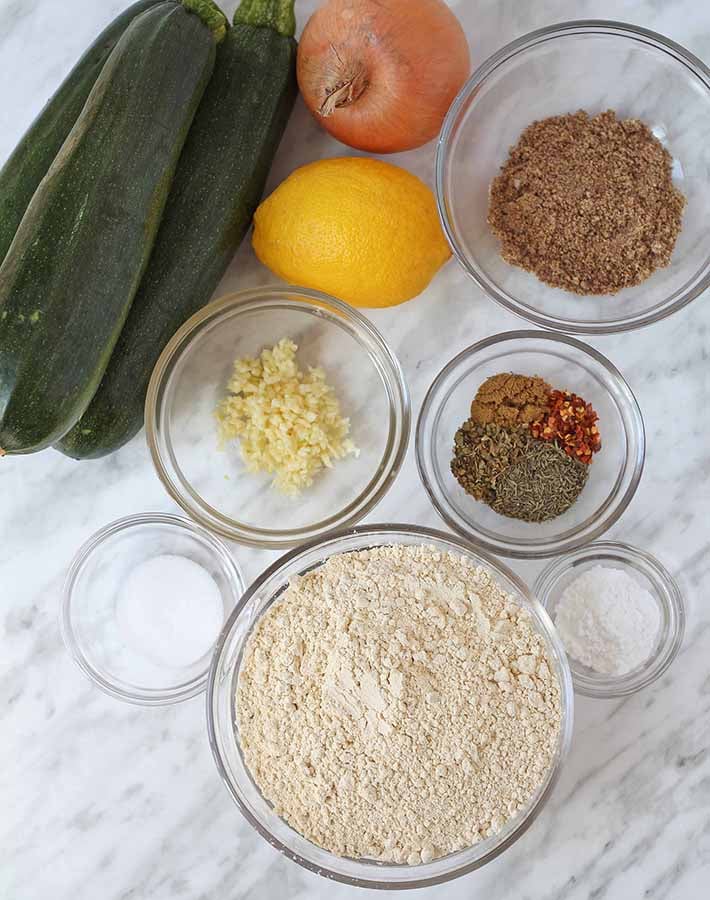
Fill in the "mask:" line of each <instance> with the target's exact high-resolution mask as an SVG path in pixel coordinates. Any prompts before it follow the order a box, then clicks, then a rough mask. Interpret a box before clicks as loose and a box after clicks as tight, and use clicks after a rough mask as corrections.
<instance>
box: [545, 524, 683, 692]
mask: <svg viewBox="0 0 710 900" xmlns="http://www.w3.org/2000/svg"><path fill="white" fill-rule="evenodd" d="M598 565H602V566H604V567H610V568H614V569H619V570H621V571H623V572H626V573H627V574H628V575H630V576H631V577H632V578H633V579H634V581H636V583H637V584H639V585H640V586H641V587H643V588H645V589H646V590H647V591H648V592H649V593H650V594H651V596H652V597H653V599H654V600H655V602H656V603H657V605H658V612H659V618H660V626H659V629H658V635H657V638H656V642H655V645H654V648H653V650H652V652H651V654H650V656H649V657H648V658H647V659H646V660H645V661H644V662H643V663H642V664H641V665H639V666H637V667H636V668H635V669H633V670H632V671H630V672H628V673H626V674H624V675H616V676H612V675H603V674H600V673H599V672H596V671H594V670H593V669H591V668H589V667H587V666H585V665H583V664H582V663H580V662H578V661H577V660H575V659H574V658H573V657H572V656H570V655H568V660H569V664H570V669H571V671H572V680H573V682H574V689H575V691H576V692H577V693H578V694H583V695H584V696H587V697H595V698H597V699H613V698H615V697H624V696H626V695H628V694H633V693H635V692H636V691H640V690H641V689H642V688H645V687H648V685H649V684H651V683H652V682H654V681H656V680H657V679H658V678H660V677H661V675H663V673H664V672H665V671H666V670H667V669H668V667H669V666H670V664H671V663H672V662H673V660H674V659H675V658H676V656H677V655H678V651H679V650H680V647H681V644H682V642H683V635H684V633H685V608H684V604H683V596H682V594H681V592H680V589H679V588H678V585H677V584H676V582H675V580H674V579H673V577H672V576H671V575H670V573H669V572H668V571H667V570H666V569H665V568H664V567H663V566H662V565H661V563H660V562H659V561H658V560H657V559H656V558H655V557H653V556H652V555H651V554H650V553H646V552H645V551H644V550H639V549H638V548H637V547H632V546H630V545H629V544H623V543H618V542H614V541H598V542H596V543H593V544H589V545H587V546H586V547H582V548H580V549H579V550H577V551H575V552H574V553H569V554H567V555H565V556H563V557H561V558H560V559H556V560H554V561H553V562H551V563H550V564H549V565H548V566H547V568H545V569H544V571H543V572H541V574H540V576H539V577H538V579H537V581H536V583H535V588H534V593H535V596H536V597H537V598H538V599H539V600H540V602H541V603H542V605H543V606H544V607H545V609H546V610H547V611H548V613H549V614H550V618H551V619H552V620H553V622H554V620H555V614H556V610H557V607H558V604H559V602H560V598H561V597H562V595H563V593H564V591H565V589H566V588H567V587H568V586H569V585H570V584H571V583H572V582H573V581H574V580H575V579H577V578H578V577H579V576H580V575H581V574H582V573H583V572H585V571H586V570H588V569H591V568H592V567H594V566H598Z"/></svg>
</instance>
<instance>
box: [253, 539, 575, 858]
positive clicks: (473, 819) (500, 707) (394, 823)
mask: <svg viewBox="0 0 710 900" xmlns="http://www.w3.org/2000/svg"><path fill="white" fill-rule="evenodd" d="M236 711H237V727H238V729H239V738H240V742H241V747H242V750H243V753H244V758H245V760H246V763H247V765H248V767H249V770H250V771H251V773H252V776H253V778H254V780H255V781H256V783H257V785H258V786H259V788H260V789H261V791H262V793H263V795H264V797H265V798H266V799H267V800H269V801H270V802H271V803H272V804H273V806H274V809H275V811H276V813H277V814H278V815H280V816H282V817H283V818H284V819H285V820H286V821H287V822H288V823H289V824H290V825H291V826H292V827H293V828H295V829H297V830H298V831H299V832H300V833H301V834H303V835H304V836H305V837H307V838H308V839H309V840H311V841H313V842H314V843H316V844H318V845H319V846H321V847H325V848H326V849H328V850H330V851H331V852H333V853H337V854H339V855H342V856H350V857H354V858H361V857H366V858H376V859H382V860H388V861H394V862H400V863H404V862H406V863H409V864H411V865H414V864H416V863H421V862H428V861H430V860H431V859H433V858H435V857H439V856H442V855H445V854H447V853H451V852H454V851H456V850H461V849H463V848H464V847H467V846H470V845H471V844H474V843H476V842H477V841H478V840H480V839H481V838H484V837H488V836H490V835H494V834H496V833H497V832H499V831H500V829H501V828H502V827H503V826H504V824H505V822H506V821H507V820H508V819H509V818H510V817H511V816H513V815H515V814H516V813H517V812H518V811H520V810H522V809H524V808H525V807H527V805H528V804H529V802H530V800H531V798H532V797H533V796H534V794H535V792H536V790H537V789H538V787H539V786H540V784H541V783H542V782H543V780H544V778H545V775H546V773H547V771H548V769H549V767H550V763H551V761H552V758H553V755H554V753H555V749H556V746H557V740H558V735H559V728H560V688H559V683H558V680H557V678H556V676H555V674H554V671H553V669H552V666H551V665H550V663H549V660H548V658H547V656H546V651H545V645H544V641H543V638H542V637H541V636H540V635H539V634H538V633H537V631H536V629H535V628H534V626H533V623H532V620H531V618H530V615H529V614H528V613H527V611H525V610H524V609H523V608H522V607H521V606H520V605H519V604H518V603H516V602H515V600H514V598H512V597H511V596H509V595H508V594H506V593H505V592H504V591H503V590H502V589H501V588H500V587H499V586H498V584H497V583H496V582H495V580H494V579H493V577H492V576H491V574H490V573H489V572H488V571H487V570H485V569H482V568H477V567H475V566H473V565H472V564H471V563H469V562H467V561H466V560H465V559H462V558H459V557H458V556H455V555H453V554H448V553H440V552H438V551H436V550H435V549H433V548H429V547H407V546H388V547H378V548H375V549H372V550H364V551H359V552H354V553H347V554H340V555H337V556H333V557H331V558H330V559H329V560H328V561H327V562H326V563H325V564H324V565H322V566H320V567H318V568H317V569H315V570H313V571H311V572H309V573H307V574H306V575H304V576H302V577H300V578H294V579H292V581H291V583H290V584H289V586H288V588H287V589H286V591H285V592H284V594H283V595H282V597H281V598H280V599H279V601H278V602H277V603H275V604H274V605H273V606H271V607H270V608H269V610H268V611H267V612H266V613H265V614H264V615H263V616H262V618H261V619H260V620H259V622H258V623H257V625H256V627H255V629H254V631H253V633H252V635H251V636H250V638H249V641H248V643H247V647H246V651H245V655H244V661H243V663H242V666H241V669H240V673H239V679H238V685H237V707H236Z"/></svg>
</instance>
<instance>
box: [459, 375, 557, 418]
mask: <svg viewBox="0 0 710 900" xmlns="http://www.w3.org/2000/svg"><path fill="white" fill-rule="evenodd" d="M551 391H552V388H551V387H550V385H549V384H548V383H547V382H546V381H544V380H543V379H542V378H539V377H538V376H537V375H532V376H530V375H515V374H513V373H512V372H502V373H501V374H500V375H492V376H491V377H490V378H487V379H486V380H485V381H484V382H483V384H482V385H481V386H480V387H479V389H478V391H477V393H476V396H475V397H474V400H473V403H472V404H471V418H472V419H473V420H474V422H478V423H479V424H481V425H488V424H491V423H495V424H498V425H527V424H530V423H532V422H539V421H540V420H541V419H542V418H543V416H545V414H546V413H547V404H548V399H549V397H550V393H551Z"/></svg>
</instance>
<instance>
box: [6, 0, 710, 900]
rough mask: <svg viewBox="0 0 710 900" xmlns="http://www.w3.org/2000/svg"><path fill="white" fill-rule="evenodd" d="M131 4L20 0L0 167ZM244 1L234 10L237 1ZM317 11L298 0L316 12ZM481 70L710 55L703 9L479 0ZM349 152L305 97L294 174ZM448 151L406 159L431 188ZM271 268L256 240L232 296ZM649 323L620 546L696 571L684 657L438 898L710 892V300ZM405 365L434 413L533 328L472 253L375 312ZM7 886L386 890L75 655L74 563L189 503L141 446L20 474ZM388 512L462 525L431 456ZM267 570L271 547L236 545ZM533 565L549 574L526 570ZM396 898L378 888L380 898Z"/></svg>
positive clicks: (188, 734) (12, 550) (80, 891)
mask: <svg viewBox="0 0 710 900" xmlns="http://www.w3.org/2000/svg"><path fill="white" fill-rule="evenodd" d="M124 5H127V2H126V0H63V2H61V3H57V2H56V0H0V85H2V87H1V88H0V160H2V159H4V158H5V157H6V155H7V154H8V153H9V151H10V149H11V147H12V146H13V145H14V143H15V142H16V141H17V139H18V138H19V137H20V135H21V134H22V132H23V131H24V129H25V128H26V126H27V125H28V124H29V122H30V121H31V119H32V118H33V116H34V115H35V114H36V112H37V111H38V110H39V108H40V106H41V105H42V103H43V102H44V101H45V99H46V98H47V96H48V95H49V94H50V93H51V91H52V89H53V87H54V86H55V85H56V84H57V82H58V81H59V79H60V78H61V77H62V76H63V75H64V73H65V72H66V71H67V70H68V69H69V68H70V66H71V65H72V64H73V62H74V60H75V59H76V58H77V57H78V55H79V53H80V52H81V50H82V49H83V48H84V47H85V45H86V44H87V43H88V42H89V41H90V39H91V38H92V37H93V36H94V34H95V33H97V32H98V30H99V29H100V28H101V27H103V25H104V24H105V23H106V22H107V21H108V20H109V19H110V18H111V17H112V16H113V15H115V14H116V13H117V12H118V10H119V9H120V8H121V7H122V6H124ZM235 5H236V3H235V0H226V2H225V3H224V7H225V10H226V11H227V12H229V13H231V12H232V11H233V9H234V7H235ZM314 6H315V0H304V2H300V0H299V2H298V3H297V11H298V15H299V18H300V21H301V24H302V23H303V22H304V21H305V19H306V16H307V15H308V14H309V13H310V12H311V10H312V9H313V8H314ZM455 6H456V8H457V10H458V12H459V14H460V15H461V17H462V19H463V20H464V22H465V25H466V29H467V32H468V34H469V36H470V41H471V46H472V52H473V57H474V61H476V62H479V61H481V60H482V59H483V58H484V57H485V56H487V55H488V54H489V53H491V52H492V51H493V50H495V49H496V48H497V47H499V46H500V45H502V44H503V43H505V42H506V41H508V40H510V39H512V38H513V37H515V36H517V35H520V34H523V33H524V32H526V31H528V30H530V29H532V28H535V27H539V26H541V25H544V24H547V23H551V22H559V21H563V20H566V19H571V18H582V17H606V18H616V19H619V20H622V21H628V22H634V23H637V24H639V25H644V26H647V27H649V28H652V29H656V30H658V31H661V32H663V33H665V34H667V35H669V36H670V37H671V38H673V39H675V40H676V41H679V42H680V43H681V44H683V45H685V46H687V47H688V48H690V49H691V50H692V51H694V52H695V53H696V54H698V55H699V56H701V57H702V58H704V59H705V60H706V61H707V60H710V6H708V4H707V3H705V2H704V0H615V2H611V0H598V2H591V0H589V2H586V0H540V2H535V3H532V2H519V0H479V2H475V3H474V2H473V0H459V2H458V3H456V4H455ZM338 152H340V148H339V147H338V146H337V145H336V144H335V143H334V142H332V141H331V140H330V139H329V138H327V137H326V136H325V135H324V134H323V133H322V132H320V131H319V130H318V129H317V128H316V126H315V125H314V124H313V123H312V122H311V121H310V119H309V118H308V117H307V115H306V114H305V112H304V109H303V108H302V107H301V106H299V108H298V110H297V112H296V114H295V115H294V117H293V120H292V123H291V125H290V129H289V133H288V136H287V139H286V140H285V142H284V145H283V147H282V151H281V153H280V156H279V159H278V163H277V165H276V168H275V171H274V173H273V181H274V183H275V182H276V181H278V180H280V179H281V178H283V177H284V175H285V174H286V173H288V171H290V170H291V169H292V168H294V167H295V166H296V165H298V164H300V163H302V162H305V161H307V160H310V159H312V158H314V157H318V156H321V155H323V156H328V155H334V154H337V153H338ZM432 160H433V149H432V147H431V146H429V147H427V148H424V149H422V150H420V151H418V152H416V153H413V154H409V155H407V156H406V157H401V158H400V159H398V160H395V161H397V162H401V163H404V164H406V165H408V166H410V167H411V168H413V169H415V170H416V171H417V172H418V173H420V174H421V175H422V176H423V177H429V176H430V173H431V168H432ZM268 280H270V278H269V275H268V273H266V272H265V271H264V270H263V269H261V268H260V267H259V266H258V264H257V263H256V262H255V260H254V259H253V256H252V253H251V250H250V248H249V247H248V245H245V246H244V247H243V248H242V250H241V251H240V253H239V255H238V258H237V259H236V260H235V263H234V265H233V266H232V269H231V270H230V272H229V274H228V275H227V276H226V278H225V280H224V283H223V286H222V288H221V290H220V292H224V290H225V289H227V288H230V289H232V288H236V287H246V286H250V285H254V284H257V283H265V282H266V281H268ZM708 302H709V301H708V298H707V297H704V298H701V299H699V300H697V301H696V302H695V303H694V304H693V305H691V306H690V307H689V308H687V309H686V310H684V311H683V312H681V313H679V314H678V315H676V316H675V317H673V318H672V319H669V320H666V321H665V322H663V323H661V324H659V325H656V326H654V327H652V328H649V329H646V330H644V331H641V332H637V333H635V334H631V335H629V336H624V337H609V338H600V339H598V340H594V341H593V344H594V345H595V346H596V347H597V348H598V349H600V350H601V351H602V352H604V353H605V354H607V355H608V356H610V357H611V359H612V360H613V361H614V362H615V363H616V364H617V365H618V366H619V367H620V368H621V370H622V371H623V373H624V374H625V375H626V377H627V379H628V381H629V382H630V384H631V386H632V388H633V390H634V391H635V392H636V394H637V397H638V399H639V402H640V404H641V407H642V410H643V412H644V415H645V419H646V424H647V429H648V439H649V452H648V458H647V465H646V471H645V474H644V477H643V481H642V483H641V486H640V489H639V491H638V494H637V496H636V498H635V500H634V501H633V503H632V504H631V506H630V508H629V509H628V510H627V512H626V513H625V515H624V516H623V518H622V520H621V521H620V522H619V523H618V524H617V526H616V527H615V528H614V529H613V531H612V532H611V536H613V537H616V538H622V539H627V540H629V541H631V542H633V543H636V544H638V545H639V546H641V547H645V548H647V549H648V550H650V551H652V552H654V553H656V554H658V555H659V557H660V558H661V559H662V560H663V561H664V562H665V563H666V564H667V565H668V566H669V567H670V568H671V569H672V570H673V571H674V572H675V573H676V574H677V575H678V576H679V577H680V578H681V582H682V585H683V587H684V590H685V592H686V600H687V605H688V613H689V616H688V629H687V635H686V640H685V644H684V646H683V649H682V652H681V654H680V656H679V658H678V659H677V661H676V663H675V665H674V666H673V668H672V669H671V670H670V671H669V672H668V673H667V674H666V675H665V677H664V678H663V679H662V680H661V681H660V682H659V683H657V684H656V685H654V686H653V687H652V688H650V689H648V690H646V691H645V692H643V693H641V694H640V695H637V696H634V697H631V698H629V699H627V700H624V701H619V702H612V703H600V702H592V701H588V700H584V699H580V700H579V702H578V704H577V714H576V725H575V734H574V744H573V749H572V753H571V756H570V759H569V763H568V765H567V766H566V768H565V771H564V773H563V775H562V778H561V781H560V783H559V785H558V787H557V790H556V791H555V793H554V796H553V798H552V800H551V802H550V803H549V805H548V806H547V808H546V809H545V810H544V812H543V814H542V815H541V816H540V818H539V820H538V821H537V822H536V823H535V825H534V826H533V828H532V829H531V830H530V831H529V832H528V833H527V834H526V835H525V836H524V837H523V838H522V839H521V840H520V841H519V842H518V843H517V844H516V845H515V846H514V847H513V848H512V849H510V850H509V851H508V852H507V853H506V854H504V855H503V856H502V857H501V858H499V859H498V860H496V861H495V862H493V863H492V864H490V865H489V866H487V867H486V868H485V869H483V870H480V871H479V872H476V873H474V874H472V875H469V876H468V877H466V878H463V879H461V880H459V881H457V882H454V883H452V884H449V885H446V886H443V887H440V888H432V889H429V890H428V891H427V892H426V896H427V898H428V900H435V898H443V897H445V896H446V897H447V898H448V897H451V898H460V900H463V898H468V897H489V898H491V900H504V898H505V900H533V898H535V900H543V898H544V900H555V898H565V900H587V898H589V900H601V898H604V900H617V898H618V900H635V898H652V900H663V898H674V900H675V898H684V900H700V898H705V897H707V896H708V883H709V882H710V751H709V750H708V747H709V745H710V662H709V660H710V611H709V607H708V605H707V596H708V591H709V589H710V573H708V567H709V565H710V526H709V525H708V510H709V508H710V425H708V409H709V407H708V401H707V397H708V395H709V394H710V359H709V358H708V345H709V344H708V342H709V340H710V338H709V335H710V305H708ZM373 318H374V319H375V321H376V323H377V324H378V326H379V327H380V328H381V329H382V330H383V332H384V334H385V335H386V337H387V338H388V339H389V340H390V342H391V343H392V345H393V346H394V348H395V349H396V351H397V352H398V353H399V355H400V358H401V360H402V362H403V364H404V367H405V369H406V373H407V376H408V378H409V381H410V385H411V390H412V398H413V403H414V408H415V410H417V409H418V406H419V403H420V402H421V399H422V396H423V394H424V391H425V389H426V388H427V386H428V384H429V382H430V380H431V378H432V376H433V374H434V373H435V372H436V371H437V370H438V369H439V367H440V366H441V365H442V364H443V363H444V362H445V361H446V360H447V359H448V358H450V357H451V356H452V355H453V354H454V353H455V352H457V351H458V350H460V349H462V348H463V347H464V346H466V345H467V344H468V343H470V342H471V341H473V340H475V339H478V338H480V337H483V336H485V335H488V334H492V333H495V332H498V331H502V330H506V329H509V328H511V327H516V326H518V325H519V324H520V323H519V321H518V320H516V319H515V318H514V317H512V316H510V315H508V314H506V313H504V312H503V311H501V310H500V309H498V308H497V307H496V306H495V305H494V304H493V303H492V302H491V301H490V300H488V299H486V298H485V297H484V296H483V295H482V294H481V293H480V292H479V291H478V290H477V289H476V288H475V287H474V286H473V285H472V284H471V283H470V282H469V281H467V279H466V278H465V277H464V275H463V273H462V272H461V271H460V270H459V269H458V268H457V267H456V265H455V264H454V263H451V264H450V265H449V266H448V267H447V269H446V270H445V271H444V272H442V273H441V274H440V276H439V277H438V278H437V279H436V281H435V283H434V284H433V285H432V286H431V288H430V289H429V290H428V291H427V292H426V294H425V295H424V296H422V297H420V298H419V299H417V300H416V301H414V302H412V303H410V304H409V305H407V306H406V307H404V308H401V309H397V310H394V311H390V312H384V313H378V314H376V315H374V317H373ZM0 497H1V498H2V500H1V501H0V502H1V503H2V524H1V525H0V591H1V592H0V600H1V607H0V717H1V718H2V732H1V734H2V739H1V740H0V785H1V786H2V787H1V790H0V897H2V898H4V900H49V898H52V900H55V898H56V900H65V898H71V900H96V898H101V900H119V898H122V900H129V898H130V900H143V898H145V900H147V898H151V900H173V898H175V900H177V898H186V900H198V898H200V900H204V898H214V900H218V898H219V900H221V898H226V897H229V898H230V900H237V898H246V897H249V898H255V900H262V898H263V900H267V898H271V897H273V896H277V895H278V896H282V897H288V898H292V900H296V898H299V900H305V898H325V897H328V898H340V900H344V898H356V897H363V896H364V893H363V892H357V891H356V889H351V888H348V887H345V886H342V885H337V884H334V883H329V882H327V881H325V880H322V879H320V878H318V877H317V876H315V875H312V874H310V873H308V872H306V871H305V870H303V869H301V868H299V867H298V866H296V865H295V864H293V863H290V862H288V861H287V860H286V859H284V858H283V857H281V856H280V855H279V854H278V853H276V851H274V850H273V849H272V848H271V847H269V846H268V845H266V844H265V843H264V842H263V841H262V840H261V839H260V838H259V837H257V836H256V834H255V833H254V832H253V831H252V830H251V828H250V826H249V825H248V824H247V823H246V822H245V821H243V820H242V818H241V817H240V815H239V813H238V811H237V809H236V807H234V806H233V804H232V802H231V800H230V798H229V797H228V795H227V792H226V791H225V790H224V788H223V787H222V785H221V783H220V782H219V780H218V777H217V774H216V771H215V768H214V765H213V762H212V759H211V756H210V751H209V747H208V744H207V739H206V733H205V724H204V709H203V702H202V700H201V699H195V700H192V701H189V702H187V703H184V704H182V705H180V706H177V707H174V708H168V709H158V710H154V709H144V708H138V707H131V706H127V705H123V704H121V703H119V702H116V701H114V700H112V699H110V698H109V697H107V696H105V695H104V694H102V693H101V692H100V691H99V690H98V689H96V688H95V687H93V686H92V685H91V684H90V683H89V682H88V681H87V680H85V678H84V677H83V676H82V675H81V673H80V672H79V670H78V669H77V668H76V667H75V666H74V664H73V663H72V662H71V660H70V659H69V657H68V656H67V654H66V652H65V651H64V649H63V646H62V644H61V640H60V636H59V631H58V627H57V605H58V598H59V593H60V588H61V584H62V579H63V576H64V572H65V569H66V566H67V563H68V561H69V559H70V558H71V556H72V554H73V553H74V551H75V550H76V548H77V547H78V545H79V544H80V543H81V542H82V541H84V540H85V539H86V538H87V537H88V536H89V535H90V534H91V533H92V532H93V531H94V530H96V529H97V528H99V527H100V526H102V525H104V524H105V523H106V522H108V521H110V520H112V519H114V518H116V517H118V516H122V515H125V514H128V513H133V512H137V511H141V510H146V509H161V510H173V509H174V506H173V504H172V503H171V502H170V501H169V500H168V498H167V497H166V496H165V495H164V493H163V491H162V489H161V487H160V485H159V484H158V482H157V480H156V478H155V477H154V475H153V472H152V468H151V465H150V463H149V459H148V454H147V451H146V448H145V446H144V442H143V438H142V436H140V437H138V438H136V439H135V440H134V441H133V442H132V443H131V444H130V445H129V446H128V447H126V448H125V449H124V450H122V451H121V452H120V453H118V454H116V455H115V456H113V457H112V458H110V459H107V460H104V461H102V462H97V463H93V464H92V463H88V464H77V463H74V462H72V461H70V460H68V459H65V458H64V457H63V456H60V455H59V454H58V453H55V452H53V451H48V452H45V453H42V454H39V455H35V456H32V457H25V458H8V459H4V460H2V461H1V464H0ZM371 518H372V519H373V520H398V519H402V518H406V519H408V520H410V521H413V522H417V523H421V524H429V525H434V526H439V524H440V523H439V521H438V520H437V518H436V516H435V514H434V512H433V511H432V509H431V508H430V506H429V503H428V501H427V500H426V498H425V496H424V494H423V491H422V489H421V488H420V485H419V482H418V479H417V475H416V470H415V466H414V462H413V453H412V449H411V447H410V452H409V455H408V458H407V462H406V465H405V467H404V470H403V472H402V474H401V475H400V477H399V479H398V481H397V483H396V485H395V486H394V488H393V490H392V491H391V493H390V495H389V496H388V497H387V498H386V499H385V500H384V501H383V502H382V504H381V505H380V506H379V508H378V509H377V510H376V511H375V513H374V516H372V517H371ZM234 549H235V552H236V554H237V555H238V557H239V559H240V561H241V562H242V564H243V565H244V567H245V568H246V571H247V575H248V576H250V577H253V576H255V575H256V574H257V573H258V572H259V570H260V569H261V568H262V567H263V566H264V565H265V564H266V562H267V556H266V555H265V554H258V553H256V552H245V551H244V550H243V549H241V548H234ZM514 568H516V569H517V570H518V571H519V572H520V573H521V574H522V575H523V576H524V577H527V578H532V577H534V576H535V574H536V573H537V571H538V570H539V568H540V566H539V565H535V566H533V565H529V566H521V565H517V564H516V565H514ZM373 896H374V893H373Z"/></svg>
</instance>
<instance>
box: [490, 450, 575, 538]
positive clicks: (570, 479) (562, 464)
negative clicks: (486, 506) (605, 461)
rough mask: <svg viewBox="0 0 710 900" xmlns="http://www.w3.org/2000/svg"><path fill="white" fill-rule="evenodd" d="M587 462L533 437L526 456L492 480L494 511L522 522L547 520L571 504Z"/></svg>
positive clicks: (559, 514) (491, 504) (491, 502)
mask: <svg viewBox="0 0 710 900" xmlns="http://www.w3.org/2000/svg"><path fill="white" fill-rule="evenodd" d="M588 474H589V466H586V465H584V463H581V462H579V461H578V460H576V459H571V458H570V457H569V456H567V454H566V453H565V452H564V450H561V449H560V448H559V447H558V446H556V445H555V444H543V443H540V442H538V441H533V445H532V446H531V447H530V448H529V449H528V451H527V453H526V454H525V456H524V457H523V458H522V459H520V460H518V461H517V462H515V463H513V465H511V466H508V468H506V469H504V470H503V471H502V472H501V473H500V475H499V477H498V478H497V479H496V483H495V499H493V500H492V501H489V503H490V506H491V508H492V509H494V510H495V511H496V512H497V513H500V514H501V515H503V516H509V517H510V518H513V519H522V520H523V521H524V522H546V521H547V520H548V519H554V518H556V517H557V516H561V515H562V513H564V512H567V510H568V509H569V508H570V506H572V504H573V503H574V502H575V501H576V500H577V498H578V497H579V495H580V494H581V492H582V489H583V488H584V485H585V484H586V483H587V476H588Z"/></svg>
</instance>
